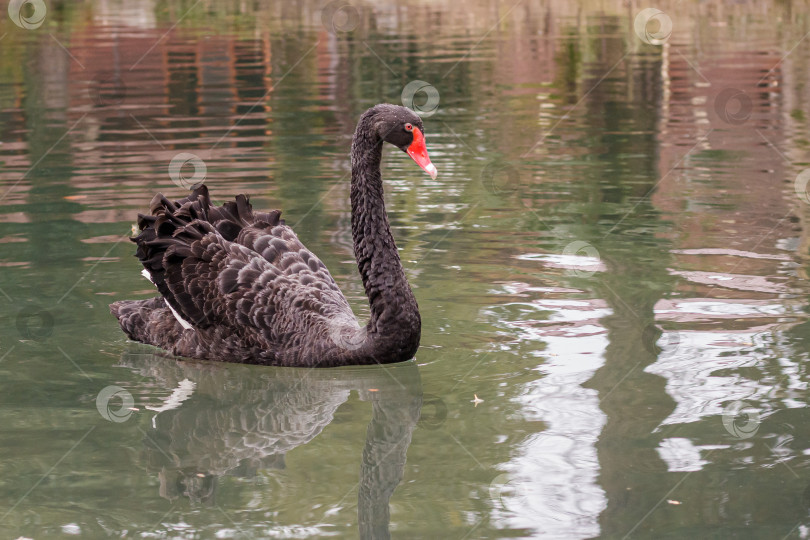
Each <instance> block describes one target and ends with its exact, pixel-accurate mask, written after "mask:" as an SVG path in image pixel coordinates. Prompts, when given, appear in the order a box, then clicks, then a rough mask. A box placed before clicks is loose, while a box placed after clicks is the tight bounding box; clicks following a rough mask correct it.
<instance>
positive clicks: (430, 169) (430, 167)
mask: <svg viewBox="0 0 810 540" xmlns="http://www.w3.org/2000/svg"><path fill="white" fill-rule="evenodd" d="M425 171H427V173H428V174H429V175H430V177H431V178H432V179H433V180H436V177H437V176H438V175H439V171H437V170H436V165H434V164H433V163H430V164H428V166H427V167H425Z"/></svg>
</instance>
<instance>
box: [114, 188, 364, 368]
mask: <svg viewBox="0 0 810 540" xmlns="http://www.w3.org/2000/svg"><path fill="white" fill-rule="evenodd" d="M138 226H139V228H140V230H141V233H140V234H139V235H138V236H137V237H135V238H133V239H132V240H133V241H134V242H135V243H136V244H137V245H138V249H137V253H136V255H137V257H138V259H139V260H140V261H141V263H142V264H143V266H144V269H145V271H146V274H148V277H149V279H150V280H151V281H152V282H153V283H154V284H155V286H156V287H157V289H158V291H159V292H160V294H161V297H160V298H152V299H148V300H139V301H123V302H116V303H114V304H112V306H111V311H112V313H113V314H114V315H115V316H116V317H117V318H118V320H119V322H120V324H121V328H122V329H123V330H124V332H125V333H126V334H127V335H128V336H129V337H130V338H131V339H134V340H136V341H140V342H143V343H148V344H151V345H155V346H158V347H161V348H164V349H167V350H170V351H171V352H173V353H174V354H177V355H181V356H189V357H195V358H213V359H217V360H225V361H237V362H247V363H265V364H276V365H299V366H300V365H338V364H340V363H342V359H340V358H336V355H338V356H340V355H341V354H344V353H345V352H346V351H341V350H340V347H337V348H336V343H335V340H334V339H333V337H334V336H335V335H343V334H344V333H346V332H348V333H352V332H355V331H359V327H357V323H356V321H355V319H354V316H353V314H352V311H351V308H350V307H349V304H348V302H347V301H346V298H345V297H344V296H343V294H342V293H341V292H340V289H339V288H338V286H337V284H336V283H335V280H334V279H333V278H332V276H331V274H330V273H329V271H328V270H327V268H326V266H325V265H324V264H323V263H322V262H321V261H320V259H318V258H317V257H316V256H315V255H314V254H313V253H312V252H310V251H309V250H308V249H307V248H306V247H304V245H303V244H302V243H301V242H300V241H299V240H298V237H297V236H296V235H295V233H294V232H293V230H292V229H291V228H290V227H289V226H287V225H286V224H285V223H284V220H282V219H281V212H279V211H277V210H275V211H272V212H253V209H252V207H251V205H250V202H249V200H248V198H247V197H245V196H244V195H239V196H237V197H236V199H235V200H233V201H229V202H226V203H225V204H223V205H222V206H215V205H213V204H212V203H211V200H210V197H209V194H208V189H207V188H206V187H205V186H201V187H199V188H197V189H195V190H194V191H193V192H192V193H191V194H190V195H189V196H188V197H186V198H184V199H181V200H178V201H170V200H168V199H167V198H165V197H163V196H162V195H160V194H158V195H156V196H155V198H154V199H153V200H152V203H151V205H150V215H143V214H141V215H139V217H138ZM336 329H337V331H336ZM349 352H351V351H349Z"/></svg>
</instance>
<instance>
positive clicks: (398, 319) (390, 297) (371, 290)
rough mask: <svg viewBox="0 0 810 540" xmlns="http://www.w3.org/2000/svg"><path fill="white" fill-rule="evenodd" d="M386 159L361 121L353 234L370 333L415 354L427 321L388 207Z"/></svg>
mask: <svg viewBox="0 0 810 540" xmlns="http://www.w3.org/2000/svg"><path fill="white" fill-rule="evenodd" d="M381 159H382V141H380V140H379V138H377V137H376V136H375V135H374V134H373V132H372V129H371V128H370V126H369V125H368V122H363V121H361V123H360V124H359V125H358V126H357V131H356V132H355V135H354V140H353V142H352V185H351V203H352V238H353V240H354V255H355V258H356V259H357V266H358V268H359V270H360V275H361V276H362V278H363V286H364V287H365V289H366V294H367V295H368V300H369V305H370V307H371V319H370V321H369V325H368V332H369V338H370V339H375V340H377V342H379V341H382V342H385V343H387V344H388V345H389V346H388V347H386V349H389V348H391V347H393V349H401V350H403V351H405V350H407V349H408V348H409V347H411V348H413V351H411V352H410V354H413V353H415V351H416V347H417V346H418V343H419V334H420V325H421V321H420V318H419V311H418V306H417V304H416V299H415V298H414V296H413V292H412V291H411V288H410V286H409V285H408V280H407V279H406V278H405V272H404V270H403V269H402V263H401V262H400V259H399V253H398V252H397V246H396V244H395V243H394V237H393V236H392V235H391V228H390V226H389V224H388V215H387V214H386V212H385V202H384V200H383V185H382V176H381V174H380V161H381Z"/></svg>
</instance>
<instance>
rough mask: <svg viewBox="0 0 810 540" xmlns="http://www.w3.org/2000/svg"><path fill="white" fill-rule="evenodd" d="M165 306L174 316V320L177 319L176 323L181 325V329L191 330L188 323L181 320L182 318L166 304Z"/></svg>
mask: <svg viewBox="0 0 810 540" xmlns="http://www.w3.org/2000/svg"><path fill="white" fill-rule="evenodd" d="M163 301H164V302H166V299H165V298H164V299H163ZM166 305H167V306H169V309H170V310H172V314H173V315H174V318H175V319H177V322H179V323H180V324H181V325H183V328H185V329H186V330H191V324H189V323H188V321H186V320H185V319H183V317H181V316H180V314H179V313H177V312H176V311H175V310H174V308H173V307H172V306H171V305H170V304H169V303H168V302H166Z"/></svg>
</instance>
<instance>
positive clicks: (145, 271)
mask: <svg viewBox="0 0 810 540" xmlns="http://www.w3.org/2000/svg"><path fill="white" fill-rule="evenodd" d="M141 275H142V276H143V277H145V278H146V279H148V280H149V282H150V283H152V285H154V284H155V282H154V281H152V274H150V273H149V270H147V269H146V268H144V269H143V270H141Z"/></svg>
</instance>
